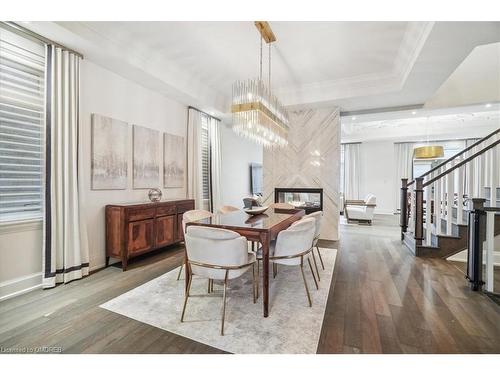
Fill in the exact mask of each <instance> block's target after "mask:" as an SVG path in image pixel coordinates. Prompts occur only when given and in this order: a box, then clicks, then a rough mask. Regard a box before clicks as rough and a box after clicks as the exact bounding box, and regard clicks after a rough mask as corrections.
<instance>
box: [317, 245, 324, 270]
mask: <svg viewBox="0 0 500 375" xmlns="http://www.w3.org/2000/svg"><path fill="white" fill-rule="evenodd" d="M316 250H318V255H319V261H320V262H321V268H323V269H325V265H324V263H323V257H322V256H321V252H320V251H319V246H318V245H316Z"/></svg>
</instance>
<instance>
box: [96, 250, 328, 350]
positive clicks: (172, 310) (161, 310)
mask: <svg viewBox="0 0 500 375" xmlns="http://www.w3.org/2000/svg"><path fill="white" fill-rule="evenodd" d="M336 254H337V250H336V249H328V248H321V255H322V256H323V261H324V265H325V270H322V269H321V266H320V264H319V259H318V267H319V269H320V276H321V281H320V283H319V290H317V289H316V287H315V285H314V281H313V279H312V275H311V272H310V270H309V267H308V266H307V265H306V266H305V267H304V269H305V270H306V278H307V281H308V285H309V290H310V293H311V297H312V307H309V305H308V302H307V296H306V292H305V289H304V283H303V281H302V276H301V274H300V268H299V267H290V266H281V265H280V266H279V268H278V274H277V276H276V278H274V279H273V278H272V272H271V273H270V275H271V279H270V295H269V296H270V298H269V317H268V318H264V317H263V315H262V292H261V293H260V295H259V299H258V300H257V303H255V304H254V303H253V298H252V273H251V270H250V271H249V272H247V273H246V275H244V276H243V277H241V278H239V279H235V280H231V281H230V282H229V287H228V292H227V305H226V322H225V328H224V336H221V335H220V324H221V306H222V285H220V284H217V283H216V284H215V285H214V293H211V294H207V279H202V278H193V281H192V286H191V297H189V300H188V304H187V308H186V315H185V318H184V322H183V323H181V322H180V316H181V311H182V304H183V301H184V280H182V279H181V280H179V281H177V280H176V277H177V273H178V271H179V269H178V268H177V269H175V270H172V271H170V272H168V273H166V274H164V275H162V276H160V277H158V278H156V279H154V280H151V281H149V282H147V283H146V284H143V285H141V286H139V287H137V288H135V289H132V290H130V291H129V292H127V293H124V294H122V295H120V296H118V297H116V298H114V299H112V300H110V301H108V302H106V303H104V304H103V305H101V306H100V307H102V308H105V309H107V310H110V311H113V312H115V313H118V314H121V315H124V316H127V317H129V318H132V319H135V320H138V321H140V322H143V323H147V324H150V325H152V326H155V327H158V328H161V329H164V330H166V331H169V332H173V333H175V334H177V335H181V336H184V337H187V338H189V339H192V340H195V341H198V342H201V343H203V344H206V345H210V346H212V347H215V348H218V349H221V350H224V351H227V352H230V353H241V354H243V353H255V354H279V353H282V354H285V353H287V354H296V353H297V354H298V353H304V354H307V353H316V350H317V346H318V341H319V336H320V333H321V326H322V323H323V316H324V314H325V308H326V302H327V299H328V292H329V290H330V284H331V280H332V274H333V269H334V265H335V257H336ZM261 274H262V269H261ZM260 286H261V287H262V283H260Z"/></svg>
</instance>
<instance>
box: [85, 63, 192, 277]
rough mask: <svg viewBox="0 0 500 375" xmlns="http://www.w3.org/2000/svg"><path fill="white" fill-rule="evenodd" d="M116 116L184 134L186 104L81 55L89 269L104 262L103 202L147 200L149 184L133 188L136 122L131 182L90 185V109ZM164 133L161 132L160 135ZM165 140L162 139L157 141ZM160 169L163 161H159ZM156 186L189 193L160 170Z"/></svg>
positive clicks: (170, 194) (167, 193)
mask: <svg viewBox="0 0 500 375" xmlns="http://www.w3.org/2000/svg"><path fill="white" fill-rule="evenodd" d="M92 113H98V114H100V115H103V116H108V117H112V118H115V119H117V120H121V121H125V122H128V123H130V124H136V125H141V126H144V127H147V128H151V129H156V130H159V131H160V132H168V133H171V134H175V135H180V136H184V137H185V136H186V123H187V107H186V106H185V105H183V104H181V103H179V102H176V101H173V100H170V99H168V98H167V97H165V96H164V95H161V94H159V93H157V92H154V91H152V90H149V89H146V88H144V87H143V86H140V85H138V84H136V83H134V82H131V81H129V80H127V79H125V78H123V77H121V76H119V75H117V74H115V73H113V72H110V71H109V70H106V69H104V68H101V67H100V66H98V65H96V64H94V63H92V62H90V61H88V60H83V62H82V69H81V105H80V121H81V129H82V134H81V141H82V142H83V149H84V151H83V155H82V158H83V160H84V168H83V169H84V170H83V173H82V176H83V178H84V183H85V186H86V189H85V192H84V194H83V199H84V201H85V207H84V208H85V214H86V217H87V227H88V228H87V230H88V233H89V249H90V269H91V270H92V269H96V268H99V267H103V266H104V263H105V237H104V236H105V233H104V207H105V205H107V204H112V203H126V202H140V201H147V200H148V198H147V193H148V189H132V173H133V171H132V126H130V127H129V135H130V137H129V149H130V153H129V164H128V165H129V171H128V177H129V183H128V189H126V190H91V189H90V186H91V179H90V173H91V172H90V159H91V158H90V156H91V114H92ZM161 136H162V135H161V133H160V137H161ZM161 141H162V140H161V139H160V140H159V142H161ZM160 170H163V166H162V165H161V164H160ZM158 187H160V188H161V189H162V192H163V198H167V199H168V198H185V197H186V190H185V189H184V188H175V189H165V188H163V184H162V173H160V180H159V181H158Z"/></svg>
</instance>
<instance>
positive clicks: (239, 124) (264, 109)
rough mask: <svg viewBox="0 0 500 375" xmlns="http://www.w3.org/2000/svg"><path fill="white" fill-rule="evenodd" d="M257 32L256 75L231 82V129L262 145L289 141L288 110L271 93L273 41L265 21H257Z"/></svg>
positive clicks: (281, 143) (269, 145)
mask: <svg viewBox="0 0 500 375" xmlns="http://www.w3.org/2000/svg"><path fill="white" fill-rule="evenodd" d="M255 26H256V27H257V29H258V30H259V32H260V35H261V39H260V74H259V78H256V79H248V80H246V81H236V82H235V83H234V84H233V104H232V107H231V112H232V114H233V130H234V131H235V132H236V133H237V134H239V135H240V136H243V137H247V138H249V139H251V140H253V141H255V142H257V143H259V144H262V145H263V146H264V147H273V146H278V147H282V146H286V145H287V144H288V140H287V138H288V124H289V120H288V113H287V111H286V109H285V107H284V106H283V104H281V103H280V101H279V100H278V98H276V96H274V95H273V94H272V92H271V43H273V42H275V41H276V37H275V36H274V34H273V32H272V30H271V27H270V26H269V24H268V23H267V22H264V21H256V22H255ZM262 40H265V41H266V43H267V44H268V46H269V78H268V85H267V86H266V84H265V83H264V81H263V79H262Z"/></svg>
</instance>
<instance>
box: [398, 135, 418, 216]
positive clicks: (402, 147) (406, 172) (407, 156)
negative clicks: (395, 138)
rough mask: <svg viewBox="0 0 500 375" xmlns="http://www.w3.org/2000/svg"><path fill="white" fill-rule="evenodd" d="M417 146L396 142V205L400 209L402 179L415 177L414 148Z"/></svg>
mask: <svg viewBox="0 0 500 375" xmlns="http://www.w3.org/2000/svg"><path fill="white" fill-rule="evenodd" d="M414 147H415V144H414V143H411V142H407V143H394V156H395V157H396V163H395V167H396V171H395V177H396V180H395V182H394V184H395V191H396V194H394V198H395V207H396V209H400V208H401V207H400V205H401V200H400V199H401V198H400V192H401V179H402V178H408V179H409V180H411V179H412V178H413V170H412V168H413V149H414Z"/></svg>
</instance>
